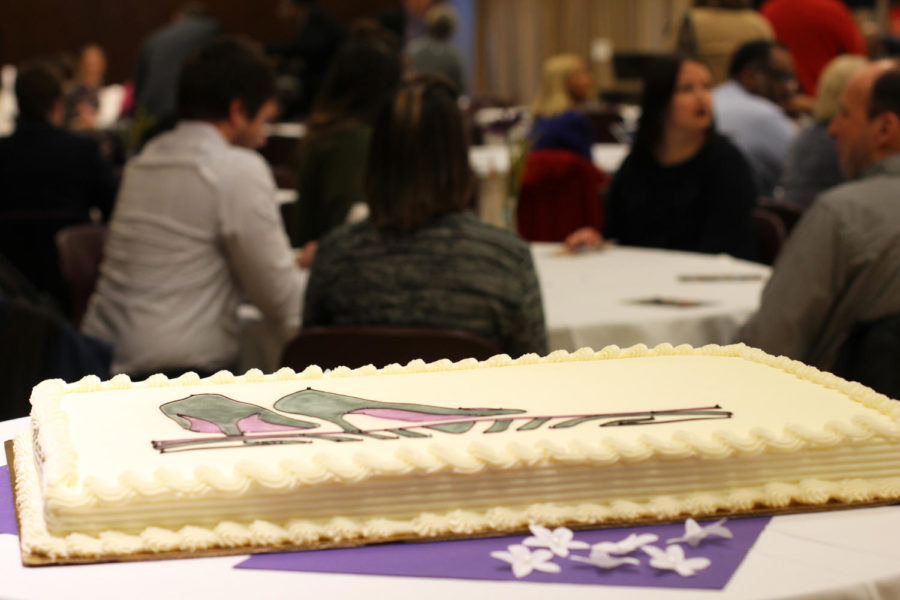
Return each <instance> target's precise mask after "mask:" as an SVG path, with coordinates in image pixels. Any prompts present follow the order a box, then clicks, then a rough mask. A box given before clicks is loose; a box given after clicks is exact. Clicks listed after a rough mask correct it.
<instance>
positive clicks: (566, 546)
mask: <svg viewBox="0 0 900 600" xmlns="http://www.w3.org/2000/svg"><path fill="white" fill-rule="evenodd" d="M528 528H529V529H530V530H531V533H533V534H534V535H533V536H531V537H527V538H525V541H524V542H522V543H523V544H525V545H526V546H534V547H537V548H550V551H551V552H553V554H555V555H557V556H562V557H563V558H565V557H566V556H568V555H569V550H581V549H585V548H590V544H588V543H587V542H579V541H577V540H574V539H573V538H574V537H575V534H574V533H572V530H571V529H568V528H566V527H557V528H556V529H554V530H553V531H550V530H549V529H547V528H546V527H541V526H540V525H529V526H528Z"/></svg>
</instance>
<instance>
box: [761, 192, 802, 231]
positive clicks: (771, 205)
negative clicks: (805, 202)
mask: <svg viewBox="0 0 900 600" xmlns="http://www.w3.org/2000/svg"><path fill="white" fill-rule="evenodd" d="M757 206H760V207H762V208H764V209H766V210H767V211H769V212H771V213H773V214H774V215H775V216H776V217H778V218H779V219H781V223H782V225H784V231H785V235H791V231H792V230H793V229H794V225H796V224H797V221H799V220H800V217H802V216H803V211H804V208H803V207H802V206H800V205H799V204H794V203H793V202H785V201H783V200H773V199H772V198H760V200H759V202H758V203H757Z"/></svg>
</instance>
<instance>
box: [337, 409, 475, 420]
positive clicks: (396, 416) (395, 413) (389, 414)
mask: <svg viewBox="0 0 900 600" xmlns="http://www.w3.org/2000/svg"><path fill="white" fill-rule="evenodd" d="M347 414H350V415H366V416H369V417H377V418H379V419H391V420H392V421H414V422H425V421H458V420H460V419H463V418H465V417H464V416H463V417H461V416H459V415H432V414H428V413H421V412H415V411H412V410H399V409H396V408H362V409H360V410H354V411H352V412H349V413H347Z"/></svg>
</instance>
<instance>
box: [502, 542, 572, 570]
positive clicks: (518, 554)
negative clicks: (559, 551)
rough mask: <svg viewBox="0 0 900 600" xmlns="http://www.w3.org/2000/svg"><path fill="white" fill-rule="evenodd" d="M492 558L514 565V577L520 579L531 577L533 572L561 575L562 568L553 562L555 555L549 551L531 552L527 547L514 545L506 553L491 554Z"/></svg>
mask: <svg viewBox="0 0 900 600" xmlns="http://www.w3.org/2000/svg"><path fill="white" fill-rule="evenodd" d="M491 556H492V557H494V558H496V559H498V560H502V561H505V562H508V563H509V564H510V565H512V571H513V575H515V576H516V577H518V578H521V577H525V576H526V575H529V574H530V573H531V572H532V571H543V572H544V573H559V572H560V566H559V565H558V564H556V563H555V562H552V558H553V553H552V552H550V551H549V550H535V551H533V552H532V551H531V550H529V549H528V548H527V547H526V546H523V545H521V544H514V545H512V546H508V547H507V549H506V551H503V550H500V551H496V552H491Z"/></svg>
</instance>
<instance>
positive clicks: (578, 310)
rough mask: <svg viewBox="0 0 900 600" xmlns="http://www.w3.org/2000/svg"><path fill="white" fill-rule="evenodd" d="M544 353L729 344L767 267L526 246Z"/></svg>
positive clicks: (691, 256) (639, 251)
mask: <svg viewBox="0 0 900 600" xmlns="http://www.w3.org/2000/svg"><path fill="white" fill-rule="evenodd" d="M531 247H532V255H533V256H534V263H535V267H536V269H537V272H538V277H539V279H540V284H541V291H542V293H543V298H544V315H545V320H546V323H547V332H548V338H549V345H550V349H551V350H559V349H563V350H570V351H573V350H577V349H578V348H582V347H585V346H588V347H591V348H594V349H600V348H603V347H605V346H608V345H612V344H615V345H616V346H619V347H620V348H626V347H628V346H632V345H634V344H647V345H648V346H651V347H652V346H655V345H657V344H661V343H664V342H668V343H671V344H673V345H678V344H691V345H692V346H702V345H704V344H729V343H731V342H732V341H734V337H735V335H736V334H737V330H738V328H739V327H740V326H741V325H742V324H743V323H744V322H745V321H746V320H747V318H748V317H749V316H750V315H751V314H753V313H754V312H755V311H756V308H757V306H758V305H759V296H760V292H761V291H762V288H763V286H764V285H765V282H766V279H767V278H768V276H769V273H770V272H771V269H770V268H769V267H767V266H765V265H761V264H758V263H753V262H748V261H744V260H739V259H736V258H733V257H731V256H728V255H726V254H720V255H711V254H698V253H692V252H675V251H672V250H658V249H651V248H633V247H625V246H611V247H607V248H605V249H602V250H596V251H588V252H583V253H579V254H563V253H562V252H561V245H560V244H542V243H536V244H532V246H531Z"/></svg>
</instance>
